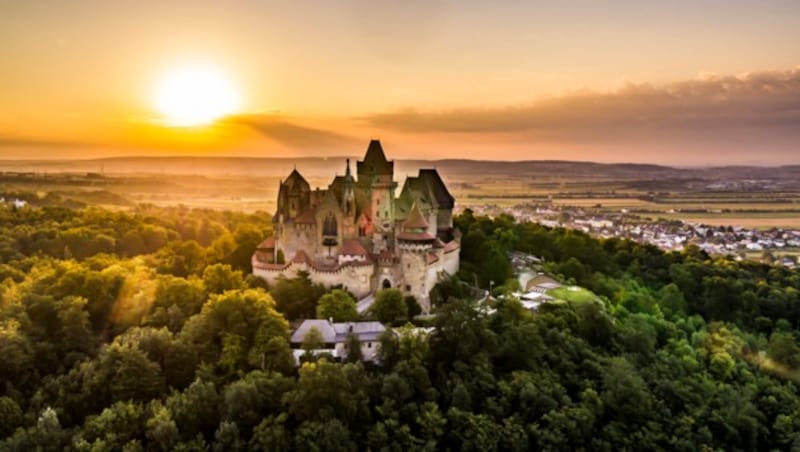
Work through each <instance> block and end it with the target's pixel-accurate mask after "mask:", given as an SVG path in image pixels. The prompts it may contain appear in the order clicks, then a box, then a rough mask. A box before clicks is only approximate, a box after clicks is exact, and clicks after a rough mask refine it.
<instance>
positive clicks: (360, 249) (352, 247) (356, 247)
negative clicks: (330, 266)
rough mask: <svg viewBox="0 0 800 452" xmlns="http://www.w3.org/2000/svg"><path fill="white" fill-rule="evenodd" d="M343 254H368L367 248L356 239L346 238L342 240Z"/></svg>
mask: <svg viewBox="0 0 800 452" xmlns="http://www.w3.org/2000/svg"><path fill="white" fill-rule="evenodd" d="M341 254H345V255H348V256H366V255H367V254H368V253H367V250H365V249H364V246H363V245H362V244H361V242H359V241H358V240H356V239H345V240H344V242H342V252H341Z"/></svg>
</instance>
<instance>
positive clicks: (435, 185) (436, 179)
mask: <svg viewBox="0 0 800 452" xmlns="http://www.w3.org/2000/svg"><path fill="white" fill-rule="evenodd" d="M419 178H420V180H422V181H423V182H424V183H425V185H427V186H428V188H429V189H430V191H431V193H433V197H434V198H435V199H436V204H438V205H439V208H440V209H452V208H453V206H454V205H455V198H453V195H451V194H450V192H449V191H448V190H447V186H445V185H444V181H443V180H442V178H441V176H439V172H438V171H436V170H435V169H421V170H419Z"/></svg>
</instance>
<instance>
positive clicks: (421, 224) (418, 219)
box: [403, 202, 428, 229]
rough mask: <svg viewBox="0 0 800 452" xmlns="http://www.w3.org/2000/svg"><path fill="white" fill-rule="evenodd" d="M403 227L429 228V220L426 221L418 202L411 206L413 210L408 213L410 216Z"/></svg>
mask: <svg viewBox="0 0 800 452" xmlns="http://www.w3.org/2000/svg"><path fill="white" fill-rule="evenodd" d="M403 229H428V222H427V221H425V217H423V216H422V212H420V211H419V207H418V206H417V203H416V202H415V203H414V205H413V206H411V212H409V213H408V218H406V221H405V222H404V223H403Z"/></svg>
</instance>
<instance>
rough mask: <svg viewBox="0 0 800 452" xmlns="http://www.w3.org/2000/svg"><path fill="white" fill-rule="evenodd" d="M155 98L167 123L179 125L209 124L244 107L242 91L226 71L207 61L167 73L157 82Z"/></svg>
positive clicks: (157, 107) (157, 106)
mask: <svg viewBox="0 0 800 452" xmlns="http://www.w3.org/2000/svg"><path fill="white" fill-rule="evenodd" d="M154 100H155V107H156V109H157V110H158V111H159V112H160V113H161V114H162V115H163V116H164V120H165V121H166V123H167V124H169V125H171V126H179V127H192V126H201V125H206V124H210V123H212V122H214V121H216V120H218V119H220V118H222V117H224V116H227V115H231V114H234V113H237V112H239V110H240V109H241V99H240V97H239V93H238V91H237V90H236V87H235V86H234V84H233V83H232V82H231V81H230V79H229V78H228V77H227V76H226V74H225V73H223V72H222V71H220V70H218V69H216V68H214V67H212V66H205V65H192V66H181V67H178V68H175V69H173V70H172V71H170V72H169V73H167V74H166V75H165V76H164V77H163V78H162V79H161V80H160V81H159V83H158V85H157V86H156V90H155V96H154Z"/></svg>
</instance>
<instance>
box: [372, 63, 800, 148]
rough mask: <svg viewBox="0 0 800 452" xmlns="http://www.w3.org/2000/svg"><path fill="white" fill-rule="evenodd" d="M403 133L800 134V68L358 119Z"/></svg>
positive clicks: (580, 136)
mask: <svg viewBox="0 0 800 452" xmlns="http://www.w3.org/2000/svg"><path fill="white" fill-rule="evenodd" d="M359 119H361V120H362V121H365V122H366V124H367V125H370V126H372V127H376V128H381V129H385V130H395V131H400V132H407V133H458V134H475V133H484V134H486V133H488V134H520V135H523V136H530V137H536V138H540V139H543V140H558V141H564V140H567V141H570V140H571V141H584V140H607V141H617V142H618V141H625V140H641V139H648V140H657V139H661V138H671V139H679V138H683V139H701V140H713V139H721V140H730V139H746V138H761V137H767V136H770V137H773V138H774V139H776V140H784V141H786V140H795V141H794V143H795V145H796V144H797V141H796V140H797V139H800V67H798V68H795V69H791V70H785V71H762V72H753V73H749V74H743V75H738V76H717V75H703V76H701V77H698V78H696V79H692V80H687V81H683V82H678V83H672V84H667V85H661V86H656V85H651V84H646V83H643V84H635V83H629V84H627V85H625V86H624V87H622V88H621V89H618V90H616V91H611V92H605V93H597V92H588V93H586V92H584V93H575V94H571V95H566V96H562V97H554V98H547V99H543V100H540V101H538V102H535V103H531V104H527V105H519V106H508V107H499V108H485V109H457V110H448V111H438V112H423V111H416V110H411V109H407V110H400V111H395V112H388V113H377V114H372V115H368V116H365V117H362V118H359Z"/></svg>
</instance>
